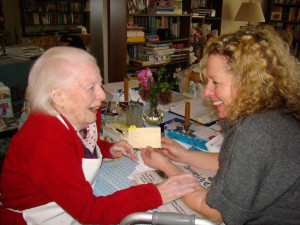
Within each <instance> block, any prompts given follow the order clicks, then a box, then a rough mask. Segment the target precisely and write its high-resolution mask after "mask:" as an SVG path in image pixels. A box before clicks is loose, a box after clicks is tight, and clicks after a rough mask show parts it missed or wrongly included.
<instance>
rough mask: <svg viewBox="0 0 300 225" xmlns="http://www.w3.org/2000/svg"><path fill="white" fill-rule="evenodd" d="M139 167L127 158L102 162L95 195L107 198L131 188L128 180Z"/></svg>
mask: <svg viewBox="0 0 300 225" xmlns="http://www.w3.org/2000/svg"><path fill="white" fill-rule="evenodd" d="M137 165H138V163H137V162H132V161H131V160H130V159H129V158H127V157H122V158H121V159H116V160H110V161H104V162H102V166H101V170H100V173H99V175H98V177H97V180H96V185H95V188H94V194H95V195H96V196H100V195H101V196H106V195H109V194H112V193H114V192H116V191H119V190H122V189H126V188H128V187H130V186H131V184H130V180H129V179H128V178H127V177H128V176H129V175H130V174H131V173H132V172H133V171H134V170H135V167H136V166H137Z"/></svg>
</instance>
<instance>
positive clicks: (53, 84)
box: [27, 47, 96, 115]
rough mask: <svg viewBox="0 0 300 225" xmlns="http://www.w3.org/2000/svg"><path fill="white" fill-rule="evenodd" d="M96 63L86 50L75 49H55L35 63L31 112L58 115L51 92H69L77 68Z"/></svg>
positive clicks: (30, 82) (30, 87)
mask: <svg viewBox="0 0 300 225" xmlns="http://www.w3.org/2000/svg"><path fill="white" fill-rule="evenodd" d="M87 62H94V63H95V64H96V60H95V58H94V57H93V56H92V55H90V54H89V53H88V52H86V51H85V50H82V49H79V48H74V47H53V48H50V49H49V50H47V51H46V52H45V53H44V54H43V55H42V56H40V57H39V58H38V60H37V61H36V62H35V63H34V65H33V67H32V69H31V70H30V74H29V79H28V88H27V94H28V103H29V107H30V110H31V111H39V112H42V113H46V114H50V115H56V114H57V112H56V111H55V109H54V107H53V105H52V102H51V91H52V90H54V89H56V88H58V89H63V90H67V88H68V87H70V86H71V85H72V83H73V82H75V78H76V76H75V74H76V68H75V69H74V67H78V66H80V64H83V63H87Z"/></svg>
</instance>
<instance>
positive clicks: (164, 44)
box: [147, 42, 172, 47]
mask: <svg viewBox="0 0 300 225" xmlns="http://www.w3.org/2000/svg"><path fill="white" fill-rule="evenodd" d="M171 45H172V43H171V42H169V43H150V44H147V46H148V47H163V46H171Z"/></svg>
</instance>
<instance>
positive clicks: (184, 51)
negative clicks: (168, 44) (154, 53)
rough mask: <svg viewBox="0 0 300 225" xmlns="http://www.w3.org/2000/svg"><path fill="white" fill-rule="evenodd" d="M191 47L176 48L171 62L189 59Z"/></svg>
mask: <svg viewBox="0 0 300 225" xmlns="http://www.w3.org/2000/svg"><path fill="white" fill-rule="evenodd" d="M190 50H191V49H190V48H178V49H175V51H174V53H173V54H172V55H171V62H174V61H180V60H187V59H188V58H189V55H190Z"/></svg>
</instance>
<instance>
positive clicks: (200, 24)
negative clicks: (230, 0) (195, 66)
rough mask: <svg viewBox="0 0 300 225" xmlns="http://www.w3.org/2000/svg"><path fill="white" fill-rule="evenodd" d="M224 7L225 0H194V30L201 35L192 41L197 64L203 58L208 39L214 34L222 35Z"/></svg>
mask: <svg viewBox="0 0 300 225" xmlns="http://www.w3.org/2000/svg"><path fill="white" fill-rule="evenodd" d="M222 6H223V0H192V15H191V16H192V29H193V31H195V32H196V31H197V34H200V36H199V37H198V36H196V35H194V37H193V38H192V39H191V45H192V46H193V48H194V52H195V55H196V57H197V62H199V60H200V59H201V57H202V53H203V48H204V46H205V43H206V41H207V39H208V38H209V37H210V36H212V34H213V35H220V34H221V22H222ZM205 32H206V33H208V35H206V34H205ZM205 36H206V37H205Z"/></svg>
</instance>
